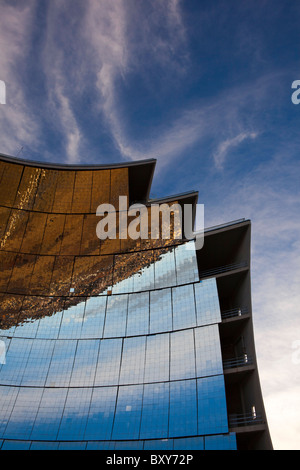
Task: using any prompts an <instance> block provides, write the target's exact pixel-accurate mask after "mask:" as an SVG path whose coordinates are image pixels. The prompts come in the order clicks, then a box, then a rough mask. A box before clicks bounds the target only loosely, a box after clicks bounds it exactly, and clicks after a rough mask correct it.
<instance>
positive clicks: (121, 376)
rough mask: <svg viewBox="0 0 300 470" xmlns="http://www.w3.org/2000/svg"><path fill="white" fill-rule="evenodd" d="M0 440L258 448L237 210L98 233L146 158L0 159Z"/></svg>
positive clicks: (71, 445) (258, 416)
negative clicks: (201, 231) (191, 235)
mask: <svg viewBox="0 0 300 470" xmlns="http://www.w3.org/2000/svg"><path fill="white" fill-rule="evenodd" d="M0 164H1V166H0V218H1V227H0V230H1V242H0V249H1V251H0V259H1V273H0V276H1V278H0V302H1V310H0V322H1V323H0V341H1V346H2V356H1V358H2V359H1V361H0V447H1V449H2V450H5V449H43V450H48V449H53V450H54V449H78V450H81V449H86V450H94V449H98V450H101V449H106V450H118V449H134V450H148V449H149V450H156V449H158V450H180V449H185V450H193V449H200V450H201V449H204V450H211V449H232V450H233V449H271V448H272V444H271V439H270V435H269V431H268V426H267V420H266V416H265V411H264V406H263V399H262V394H261V389H260V384H259V377H258V371H257V365H256V356H255V345H254V339H253V326H252V315H251V290H250V230H251V224H250V221H247V220H241V221H236V222H233V223H230V224H226V225H224V226H219V227H215V228H211V229H207V230H206V231H205V241H204V247H203V248H202V249H201V250H196V249H195V243H194V241H193V240H183V239H182V237H181V235H182V233H181V230H179V231H178V227H176V226H175V225H174V223H173V226H172V233H171V235H170V237H169V238H168V239H163V238H162V237H159V238H158V239H155V240H152V239H150V238H149V239H137V240H130V239H126V238H122V237H117V238H116V239H114V240H111V239H106V240H99V238H98V237H97V236H96V226H97V223H98V222H99V218H98V217H96V209H97V207H98V206H99V205H100V204H102V203H110V204H112V205H114V206H115V207H118V198H119V196H120V195H122V196H127V198H128V205H129V204H132V203H135V202H141V203H143V204H145V205H147V206H148V207H150V205H151V203H153V202H156V203H161V202H164V203H166V204H172V203H174V202H176V203H178V204H179V205H181V206H182V207H184V204H186V203H189V204H193V205H194V206H195V204H196V202H197V193H195V192H191V193H186V194H183V195H179V196H176V197H170V198H165V199H164V200H162V199H161V200H159V201H153V200H150V199H149V191H150V186H151V181H152V177H153V171H154V168H155V160H146V161H142V162H136V163H133V164H123V165H121V164H120V165H110V166H95V167H93V166H91V167H88V166H78V167H76V166H63V165H50V164H43V163H37V162H29V161H22V160H17V159H14V158H11V157H8V156H4V155H2V156H1V161H0Z"/></svg>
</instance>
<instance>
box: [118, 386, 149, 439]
mask: <svg viewBox="0 0 300 470" xmlns="http://www.w3.org/2000/svg"><path fill="white" fill-rule="evenodd" d="M142 400H143V385H129V386H123V387H119V392H118V398H117V407H116V415H115V421H114V427H113V434H112V438H113V439H138V437H139V429H140V422H141V410H142Z"/></svg>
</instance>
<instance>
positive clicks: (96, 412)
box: [84, 387, 117, 439]
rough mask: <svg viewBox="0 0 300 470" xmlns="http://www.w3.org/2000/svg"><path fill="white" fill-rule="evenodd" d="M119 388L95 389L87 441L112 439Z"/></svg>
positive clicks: (86, 431) (89, 416) (86, 432)
mask: <svg viewBox="0 0 300 470" xmlns="http://www.w3.org/2000/svg"><path fill="white" fill-rule="evenodd" d="M116 396H117V387H96V388H94V389H93V394H92V400H91V406H90V409H89V414H88V421H87V426H86V430H85V436H84V438H85V439H110V437H111V431H112V425H113V420H114V413H115V407H116Z"/></svg>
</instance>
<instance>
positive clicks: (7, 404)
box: [0, 387, 19, 437]
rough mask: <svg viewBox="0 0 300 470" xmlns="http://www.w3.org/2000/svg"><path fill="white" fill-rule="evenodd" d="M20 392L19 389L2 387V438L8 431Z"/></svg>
mask: <svg viewBox="0 0 300 470" xmlns="http://www.w3.org/2000/svg"><path fill="white" fill-rule="evenodd" d="M18 392H19V389H18V388H17V387H0V437H2V436H3V433H4V431H5V429H6V426H7V424H8V421H9V418H10V415H11V412H12V410H13V407H14V404H15V401H16V398H17V396H18Z"/></svg>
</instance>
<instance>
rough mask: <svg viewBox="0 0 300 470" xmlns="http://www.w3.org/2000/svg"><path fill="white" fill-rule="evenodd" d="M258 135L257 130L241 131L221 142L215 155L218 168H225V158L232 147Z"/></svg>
mask: <svg viewBox="0 0 300 470" xmlns="http://www.w3.org/2000/svg"><path fill="white" fill-rule="evenodd" d="M257 135H258V134H257V133H256V132H241V133H240V134H238V135H236V136H235V137H232V138H228V139H226V140H224V141H223V142H221V143H220V144H219V145H218V148H217V151H216V152H215V153H214V155H213V158H214V162H215V166H216V168H218V169H222V168H223V165H224V162H225V159H226V157H227V155H228V153H229V152H230V150H231V149H234V148H235V147H237V146H238V145H239V144H240V143H242V142H243V141H244V140H245V139H255V138H256V137H257Z"/></svg>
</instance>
